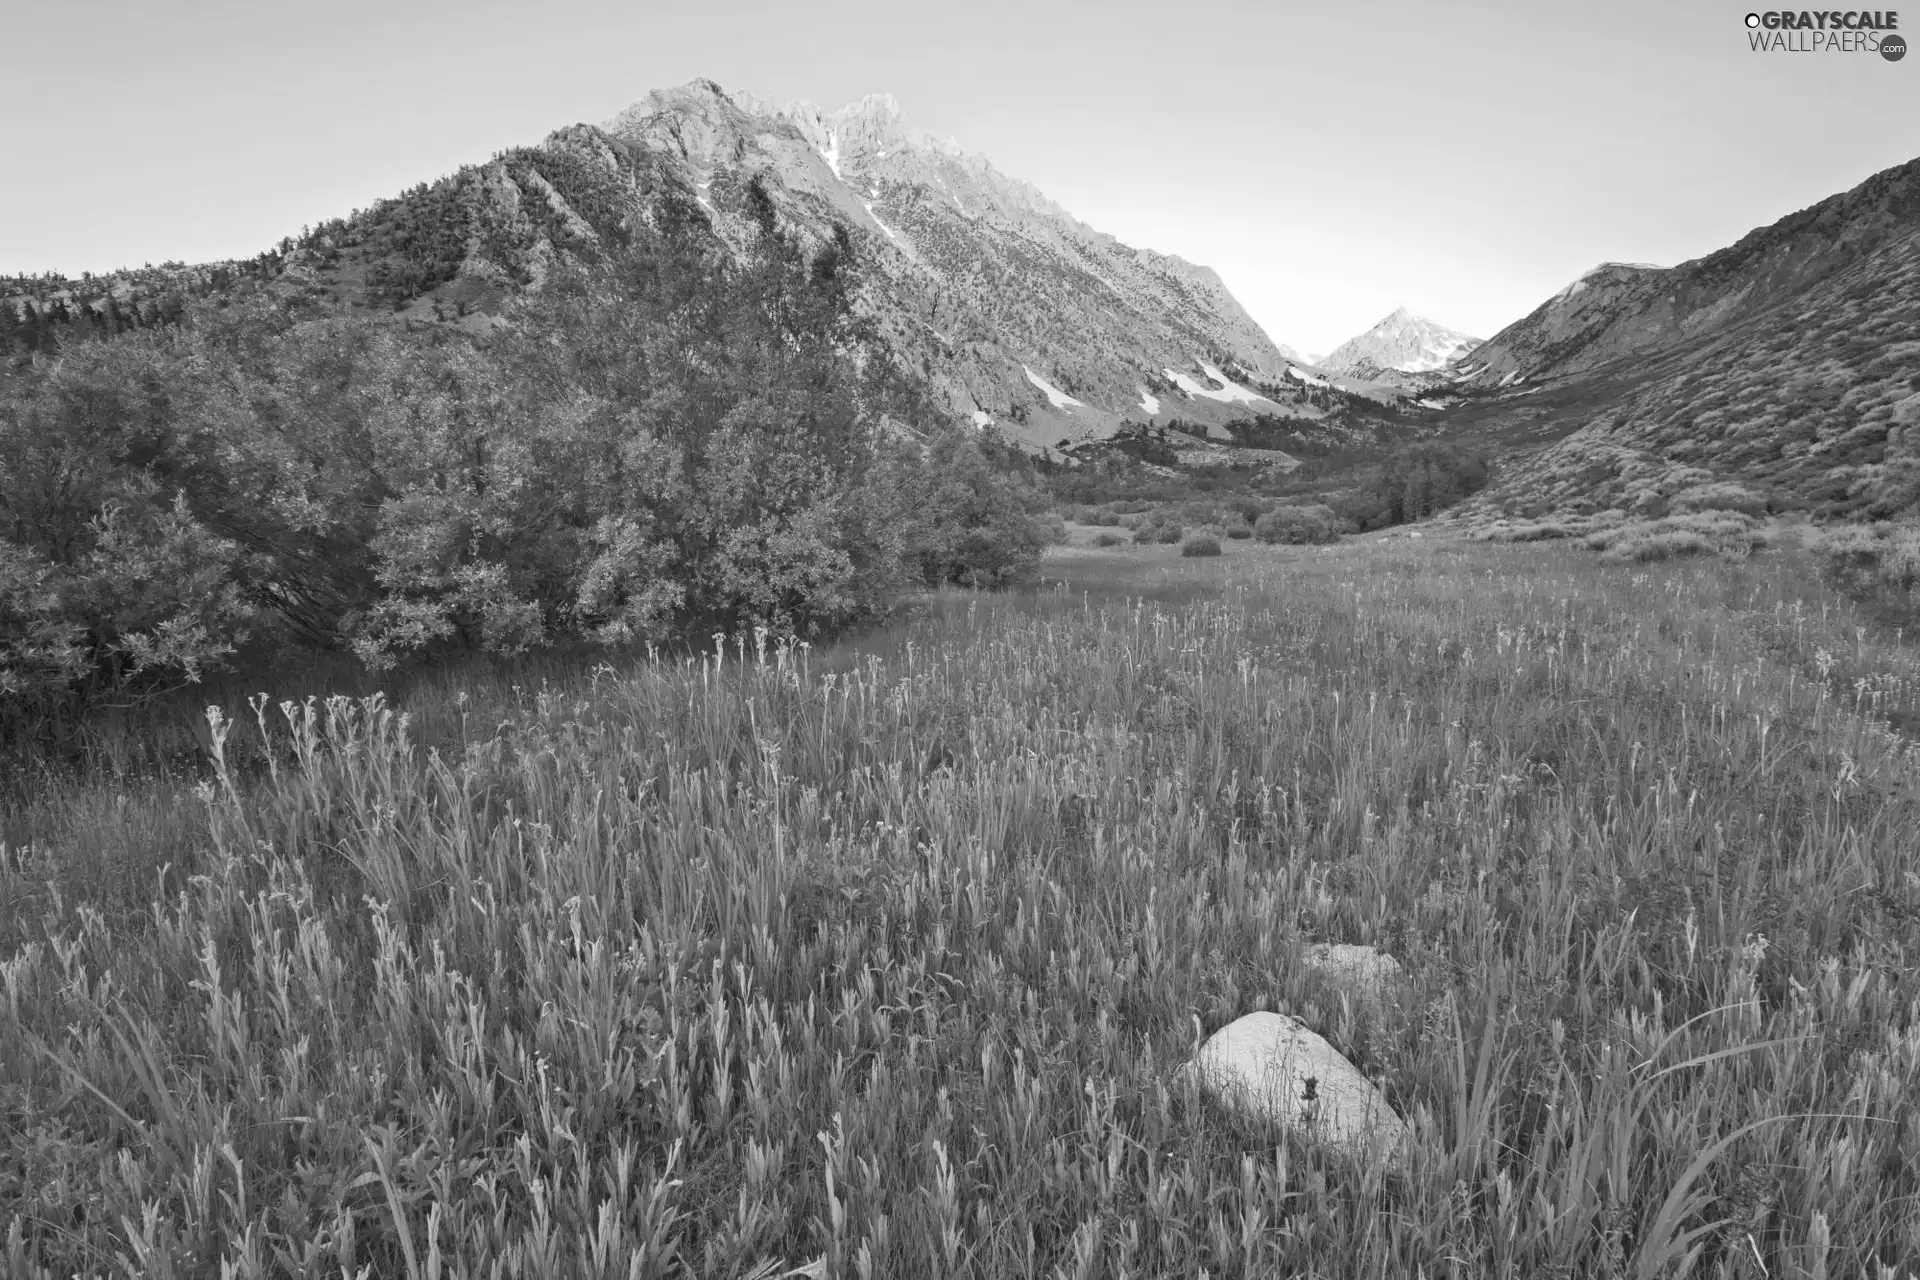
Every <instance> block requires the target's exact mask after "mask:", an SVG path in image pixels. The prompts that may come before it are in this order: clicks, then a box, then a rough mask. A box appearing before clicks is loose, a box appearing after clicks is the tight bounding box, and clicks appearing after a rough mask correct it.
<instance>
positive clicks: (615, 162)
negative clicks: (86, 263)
mask: <svg viewBox="0 0 1920 1280" xmlns="http://www.w3.org/2000/svg"><path fill="white" fill-rule="evenodd" d="M750 186H755V187H757V189H759V190H761V191H763V192H764V193H765V196H766V197H767V199H768V200H769V201H770V202H771V205H772V207H773V209H774V211H775V214H776V216H777V218H778V219H779V220H780V222H781V223H782V224H783V225H784V226H785V227H786V228H787V229H788V230H789V231H792V232H794V233H796V234H797V235H798V236H799V237H800V238H801V240H802V241H803V242H805V243H807V244H809V245H811V246H812V247H813V248H814V249H816V250H817V249H819V248H821V247H824V246H825V245H827V244H830V243H832V242H833V241H834V239H835V236H836V234H837V230H836V229H837V228H844V229H845V234H847V235H848V236H849V237H850V241H849V246H850V248H851V249H852V250H853V251H854V253H855V256H856V258H857V259H858V260H860V262H861V264H862V267H863V270H862V272H861V279H862V281H863V284H862V287H861V289H860V292H859V295H858V298H857V306H858V308H859V310H860V311H861V313H862V314H864V315H866V316H867V317H869V318H870V319H871V320H872V321H873V322H874V323H875V324H876V325H877V326H878V327H879V329H880V331H881V333H882V334H883V336H884V339H885V342H886V344H887V347H888V348H889V349H890V350H891V352H892V354H893V357H894V360H895V361H896V363H897V364H898V365H899V367H900V368H901V370H902V371H903V372H905V373H906V374H907V375H909V376H910V377H911V378H913V379H915V380H916V381H918V382H919V383H920V384H921V385H922V388H923V390H924V392H925V395H926V398H927V401H928V403H929V404H930V405H932V406H933V407H934V408H935V409H936V410H939V411H944V412H945V413H946V414H947V415H948V416H950V417H952V418H953V419H955V420H957V421H960V422H969V423H972V424H973V425H975V426H984V425H986V424H989V423H992V424H995V425H996V426H998V427H999V428H1000V429H1002V430H1003V431H1005V432H1006V433H1007V434H1008V435H1009V436H1010V437H1012V438H1013V439H1015V440H1016V441H1018V442H1020V443H1022V444H1024V445H1025V446H1026V447H1028V448H1030V449H1034V450H1040V451H1049V452H1051V451H1052V450H1053V449H1054V447H1055V446H1056V445H1058V444H1059V443H1061V442H1062V441H1063V440H1080V439H1098V438H1105V437H1110V436H1111V435H1113V434H1114V432H1116V431H1117V430H1118V429H1119V428H1120V426H1121V425H1122V424H1123V422H1125V421H1127V420H1129V419H1131V420H1133V421H1136V422H1145V421H1151V420H1156V419H1157V420H1159V421H1160V422H1163V423H1164V422H1167V421H1170V420H1174V419H1178V420H1180V421H1182V422H1184V423H1187V424H1190V425H1193V426H1196V427H1199V428H1203V429H1205V430H1206V431H1208V432H1209V433H1210V434H1213V435H1215V436H1224V435H1225V434H1226V433H1225V431H1224V429H1223V428H1224V424H1227V423H1231V422H1234V421H1241V420H1246V419H1248V418H1250V417H1251V416H1252V415H1253V414H1255V413H1265V414H1268V415H1270V416H1279V417H1295V418H1300V419H1302V420H1303V421H1305V420H1311V419H1313V418H1315V417H1316V416H1317V415H1318V413H1319V410H1317V409H1315V408H1314V407H1313V405H1312V404H1310V403H1309V402H1308V397H1306V396H1305V395H1296V394H1294V393H1295V392H1296V391H1299V390H1303V386H1302V384H1299V383H1297V382H1296V381H1295V380H1294V379H1291V378H1289V377H1288V371H1289V370H1290V369H1292V368H1293V367H1294V366H1295V365H1297V364H1299V363H1301V361H1300V357H1299V356H1298V355H1297V354H1296V353H1295V352H1293V351H1291V350H1289V349H1288V348H1285V347H1282V346H1279V345H1277V344H1276V343H1274V342H1273V341H1272V339H1270V338H1269V337H1268V336H1267V334H1266V333H1265V332H1263V331H1262V330H1261V328H1260V326H1259V325H1258V324H1256V323H1255V322H1254V321H1253V319H1252V318H1251V317H1250V316H1248V314H1247V313H1246V311H1245V309H1244V308H1242V307H1241V306H1240V304H1239V302H1238V301H1236V300H1235V298H1234V297H1233V295H1232V293H1231V292H1230V291H1229V290H1228V289H1227V287H1226V285H1225V284H1224V283H1223V282H1222V281H1221V279H1220V277H1219V276H1218V275H1217V274H1216V273H1215V272H1214V271H1212V270H1211V269H1209V268H1207V267H1204V266H1199V265H1196V264H1194V263H1190V262H1187V261H1185V260H1183V259H1181V258H1179V257H1176V256H1173V255H1169V254H1161V253H1156V252H1154V251H1152V250H1150V249H1145V248H1135V247H1132V246H1128V245H1125V244H1122V243H1121V242H1120V241H1118V240H1117V239H1115V238H1114V237H1113V236H1110V235H1107V234H1105V233H1102V232H1099V231H1096V230H1094V229H1093V228H1091V227H1089V226H1087V225H1086V224H1084V223H1082V222H1080V221H1079V220H1077V219H1075V218H1074V217H1073V216H1072V215H1070V214H1069V213H1067V211H1066V210H1064V209H1062V208H1061V207H1060V206H1059V205H1057V204H1056V203H1054V202H1053V201H1052V200H1050V199H1048V198H1047V197H1046V196H1045V195H1044V194H1042V193H1041V192H1040V191H1039V190H1037V189H1036V188H1034V187H1033V186H1031V185H1029V184H1027V183H1025V182H1021V181H1018V180H1016V179H1014V178H1011V177H1008V176H1007V175H1005V174H1003V173H1001V172H1000V171H999V170H997V169H996V168H994V167H993V165H992V164H990V163H989V162H988V161H986V160H985V159H983V158H982V157H979V156H977V155H972V154H969V153H967V152H965V151H962V150H961V149H960V148H959V147H958V146H956V145H954V144H953V143H950V142H944V141H941V140H939V139H936V138H933V137H931V136H929V135H927V134H926V133H924V132H923V131H921V130H919V129H916V128H915V127H914V126H913V125H911V124H910V123H909V122H908V120H907V119H906V118H905V116H904V115H903V114H902V112H901V110H900V107H899V105H898V104H897V103H896V102H895V101H894V99H893V98H892V97H891V96H888V95H883V94H882V95H871V96H868V97H866V98H864V99H862V100H861V101H859V102H857V103H854V104H852V105H850V106H847V107H844V108H841V109H839V110H837V111H831V112H824V111H821V110H820V109H818V108H816V107H814V106H812V105H810V104H807V103H804V102H796V103H791V104H788V105H785V106H779V105H775V104H773V103H770V102H768V101H766V100H763V99H761V98H758V97H755V96H754V95H752V94H750V93H746V92H735V93H728V92H726V91H724V90H723V89H721V88H720V86H718V85H717V84H715V83H714V82H712V81H711V80H695V81H693V82H691V83H689V84H685V85H681V86H679V87H677V88H671V89H664V90H657V91H655V92H652V93H649V94H648V95H647V96H646V97H644V98H642V99H641V100H639V101H637V102H635V103H634V104H632V105H631V106H629V107H628V108H626V109H625V110H623V111H621V112H620V113H619V114H618V115H616V116H615V117H613V118H612V119H610V120H608V121H605V122H604V123H603V124H601V125H599V126H593V125H584V124H582V125H574V126H571V127H568V128H564V129H561V130H558V131H556V132H555V133H553V134H551V135H550V136H549V137H548V138H547V139H546V140H545V141H544V142H543V143H542V144H541V145H540V146H538V147H530V148H522V149H519V150H515V151H509V152H506V153H503V154H501V155H499V156H496V157H495V158H494V159H493V160H491V161H489V162H487V163H485V164H481V165H476V166H473V167H470V168H468V169H463V170H461V171H460V172H459V173H457V174H454V175H452V176H451V177H449V178H444V179H442V180H440V181H439V182H436V183H433V184H423V185H422V186H420V187H416V188H414V189H413V190H411V191H408V192H405V193H403V194H402V195H400V196H399V197H397V198H395V199H393V200H388V201H383V202H381V204H379V205H377V206H375V207H374V208H373V209H370V210H367V211H364V212H356V213H355V214H354V215H353V216H351V217H349V218H345V219H337V220H335V221H334V222H331V223H326V224H324V225H322V226H320V227H317V228H312V229H309V230H308V231H306V232H305V233H303V234H302V235H301V236H300V237H299V238H298V239H295V238H291V237H290V238H289V239H287V240H285V241H282V242H281V245H280V246H278V247H277V248H276V249H273V250H270V251H268V252H267V253H265V254H262V255H260V256H259V257H258V258H256V259H254V260H251V261H249V262H246V263H232V264H222V265H221V266H219V267H218V268H216V269H213V270H211V271H209V269H207V268H195V269H188V268H181V269H179V270H177V271H174V272H172V273H171V274H169V273H168V272H164V271H163V272H160V273H159V274H160V277H161V278H160V279H158V280H157V282H156V281H155V280H152V279H149V278H148V277H147V276H141V275H139V273H123V277H124V278H121V277H116V278H114V279H112V280H104V281H103V280H99V279H95V280H90V281H86V282H74V281H48V280H45V279H40V280H32V281H13V282H6V281H0V297H4V296H6V295H7V294H8V293H9V292H10V291H12V292H14V293H16V295H18V296H16V304H17V307H18V308H19V309H20V310H21V312H22V314H24V315H25V316H26V318H27V320H28V321H29V322H31V321H33V319H34V316H35V308H36V307H38V308H39V309H40V312H39V314H41V315H42V316H44V315H45V314H46V313H47V311H48V310H50V309H52V310H54V311H55V314H56V315H58V316H61V317H67V316H78V317H79V318H81V319H82V320H84V321H86V322H87V323H90V324H92V325H93V326H94V327H96V328H105V329H106V330H109V331H117V329H118V328H119V327H120V326H121V325H122V324H125V323H138V322H140V318H141V317H144V316H146V315H147V314H149V313H153V314H156V315H157V314H158V313H159V308H158V302H159V300H160V299H161V298H163V297H165V296H168V295H169V294H172V295H178V294H181V293H183V292H184V293H200V294H204V293H206V292H208V291H209V290H211V291H215V292H222V291H225V290H228V289H232V288H239V289H242V290H245V289H256V288H257V289H264V290H266V291H268V292H271V293H273V294H275V295H276V296H279V297H281V298H283V299H286V300H288V301H289V302H290V303H298V304H300V305H305V306H317V307H326V306H336V307H347V308H360V307H372V308H377V309H389V308H390V309H392V310H393V311H394V312H395V313H396V314H398V315H400V316H402V317H404V318H406V319H407V320H408V321H409V322H414V323H429V322H444V323H457V324H462V325H466V326H468V327H475V326H482V325H487V324H496V323H502V322H505V321H506V320H507V319H508V318H509V315H510V312H511V309H512V305H513V300H514V298H515V297H517V296H519V294H521V293H522V292H524V291H526V290H538V289H540V288H541V287H542V285H543V282H544V281H545V280H546V279H547V277H548V275H549V273H550V272H551V271H552V270H553V269H555V267H556V266H559V265H561V264H564V263H565V262H568V261H571V260H578V259H586V258H591V257H593V256H595V255H596V254H599V253H603V252H605V251H607V250H610V249H613V248H616V247H617V246H618V245H620V244H621V243H623V242H624V239H625V238H626V236H627V234H628V229H629V228H631V227H633V226H635V225H639V224H642V223H644V224H647V225H656V224H657V222H658V220H659V219H660V218H662V217H680V216H681V215H680V214H678V213H675V212H673V210H674V209H677V208H682V207H685V208H687V209H697V210H698V211H699V214H698V215H697V216H700V217H704V218H706V219H707V220H708V221H709V222H710V223H711V225H712V230H713V233H714V235H715V236H717V237H718V238H720V239H721V240H724V241H727V242H729V243H731V244H733V245H735V246H739V245H744V244H745V243H747V242H748V241H749V240H750V239H751V237H752V234H753V227H752V220H751V216H750V213H749V210H748V189H749V187H750ZM173 265H175V266H178V264H173ZM136 276H137V277H138V279H137V280H136V279H135V277H136ZM22 299H25V301H22ZM177 302H178V298H177V297H175V299H174V303H175V304H177ZM174 310H175V311H177V310H178V307H177V305H174ZM109 312H111V313H112V315H111V316H110V315H109V314H108V313H109ZM129 317H131V319H129ZM28 327H29V328H32V324H31V323H29V326H28ZM3 337H4V335H0V338H3ZM1255 383H1262V384H1265V385H1266V386H1267V387H1268V388H1269V390H1270V391H1272V389H1274V388H1278V391H1277V393H1276V394H1278V395H1279V400H1278V401H1275V400H1273V399H1271V398H1270V396H1269V394H1267V393H1263V392H1261V391H1258V390H1256V389H1255V388H1254V384H1255Z"/></svg>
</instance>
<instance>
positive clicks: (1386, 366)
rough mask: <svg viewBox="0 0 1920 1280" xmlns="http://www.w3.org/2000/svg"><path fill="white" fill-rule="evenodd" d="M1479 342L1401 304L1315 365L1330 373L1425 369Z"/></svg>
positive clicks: (1454, 357) (1441, 364)
mask: <svg viewBox="0 0 1920 1280" xmlns="http://www.w3.org/2000/svg"><path fill="white" fill-rule="evenodd" d="M1479 345H1480V339H1478V338H1470V337H1468V336H1467V335H1466V334H1464V333H1460V332H1458V331H1457V330H1453V329H1449V328H1446V327H1445V326H1444V325H1439V324H1435V323H1434V322H1433V321H1431V320H1428V319H1426V318H1425V317H1423V316H1416V315H1413V314H1412V313H1410V312H1409V311H1408V310H1407V309H1406V308H1405V307H1401V308H1399V309H1397V310H1396V311H1394V313H1393V314H1392V315H1390V316H1388V317H1387V318H1386V319H1384V320H1382V321H1381V322H1380V323H1379V324H1376V325H1374V326H1373V328H1371V329H1369V330H1367V331H1366V332H1365V333H1363V334H1360V335H1359V336H1358V337H1353V338H1349V339H1347V340H1346V341H1345V342H1343V343H1341V344H1340V345H1339V346H1337V347H1335V348H1334V349H1333V350H1332V351H1331V352H1330V353H1329V354H1328V355H1327V356H1326V357H1325V358H1324V359H1322V360H1320V361H1319V365H1320V367H1321V368H1323V369H1328V370H1331V371H1332V372H1334V373H1360V374H1372V373H1375V372H1378V371H1397V372H1401V373H1426V372H1430V371H1432V370H1435V369H1440V368H1443V367H1445V366H1446V365H1448V364H1451V363H1453V362H1454V361H1456V360H1458V359H1459V358H1460V357H1461V356H1464V355H1466V354H1467V353H1468V352H1470V351H1472V350H1473V349H1474V348H1475V347H1477V346H1479Z"/></svg>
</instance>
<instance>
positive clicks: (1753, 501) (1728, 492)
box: [1669, 480, 1767, 516]
mask: <svg viewBox="0 0 1920 1280" xmlns="http://www.w3.org/2000/svg"><path fill="white" fill-rule="evenodd" d="M1669 505H1670V508H1671V510H1672V512H1673V514H1675V515H1687V514H1690V513H1692V512H1695V511H1737V512H1740V513H1741V514H1743V515H1749V516H1764V515H1766V514H1767V497H1766V495H1765V494H1761V493H1756V492H1754V491H1753V490H1752V489H1749V488H1747V487H1746V486H1745V485H1741V484H1734V483H1732V482H1731V481H1724V480H1723V481H1718V482H1715V483H1713V484H1699V485H1694V486H1693V487H1692V488H1690V489H1682V490H1681V491H1680V492H1679V493H1676V494H1674V495H1673V497H1672V498H1671V499H1670V500H1669Z"/></svg>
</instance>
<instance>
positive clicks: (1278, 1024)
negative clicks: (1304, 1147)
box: [1180, 1012, 1411, 1164]
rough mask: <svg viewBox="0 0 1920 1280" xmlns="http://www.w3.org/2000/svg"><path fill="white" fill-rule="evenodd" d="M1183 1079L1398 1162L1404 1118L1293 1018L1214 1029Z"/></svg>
mask: <svg viewBox="0 0 1920 1280" xmlns="http://www.w3.org/2000/svg"><path fill="white" fill-rule="evenodd" d="M1180 1075H1181V1076H1182V1077H1183V1078H1196V1079H1197V1080H1198V1083H1199V1084H1200V1086H1201V1088H1203V1089H1205V1090H1206V1092H1207V1093H1209V1094H1210V1095H1212V1096H1213V1097H1214V1098H1215V1099H1217V1100H1218V1101H1219V1102H1220V1103H1222V1104H1223V1105H1225V1106H1226V1107H1228V1108H1229V1109H1231V1110H1234V1111H1237V1112H1240V1113H1241V1114H1244V1115H1251V1116H1255V1117H1257V1118H1259V1119H1263V1120H1266V1121H1269V1122H1271V1123H1275V1124H1278V1125H1280V1126H1282V1127H1283V1128H1286V1129H1289V1130H1291V1131H1294V1132H1297V1133H1300V1134H1302V1135H1304V1136H1306V1137H1307V1138H1308V1139H1309V1140H1311V1141H1314V1142H1317V1143H1321V1144H1323V1145H1326V1146H1329V1147H1333V1148H1336V1149H1338V1150H1341V1151H1344V1152H1346V1153H1347V1154H1349V1155H1354V1156H1360V1157H1368V1156H1378V1157H1380V1158H1383V1159H1385V1160H1387V1161H1388V1162H1390V1163H1396V1164H1397V1163H1398V1162H1400V1161H1402V1160H1404V1159H1405V1157H1406V1154H1407V1151H1408V1148H1409V1147H1410V1146H1411V1142H1410V1135H1409V1131H1408V1129H1407V1123H1406V1121H1405V1120H1402V1119H1401V1118H1400V1115H1399V1113H1397V1112H1396V1111H1394V1109H1393V1107H1392V1106H1391V1105H1390V1104H1389V1103H1388V1102H1387V1099H1386V1095H1384V1094H1382V1093H1381V1092H1380V1090H1379V1088H1378V1087H1377V1086H1376V1085H1375V1084H1374V1083H1373V1082H1372V1081H1371V1080H1369V1079H1367V1078H1366V1077H1365V1076H1363V1075H1361V1074H1360V1071H1359V1069H1358V1068H1357V1067H1355V1066H1354V1065H1353V1064H1352V1063H1351V1062H1349V1061H1347V1059H1346V1057H1345V1056H1344V1055H1342V1054H1341V1053H1340V1051H1339V1050H1338V1049H1335V1048H1334V1047H1333V1046H1332V1045H1330V1044H1328V1043H1327V1042H1326V1040H1324V1039H1323V1038H1321V1037H1320V1036H1318V1035H1316V1034H1315V1033H1314V1032H1312V1031H1310V1030H1308V1029H1307V1028H1306V1026H1305V1025H1303V1024H1302V1023H1301V1022H1300V1021H1299V1020H1298V1019H1296V1018H1290V1017H1288V1016H1287V1015H1285V1014H1281V1013H1264V1012H1263V1013H1250V1014H1248V1015H1247V1016H1246V1017H1244V1018H1238V1019H1235V1020H1234V1021H1232V1022H1229V1023H1228V1024H1227V1025H1226V1026H1224V1027H1222V1028H1220V1030H1218V1031H1216V1032H1214V1033H1213V1036H1212V1037H1211V1038H1210V1039H1208V1041H1207V1042H1206V1043H1205V1044H1204V1045H1202V1046H1201V1047H1200V1052H1199V1053H1198V1054H1197V1055H1195V1057H1194V1059H1193V1061H1192V1062H1190V1063H1188V1064H1187V1065H1186V1066H1185V1067H1183V1068H1181V1071H1180Z"/></svg>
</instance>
